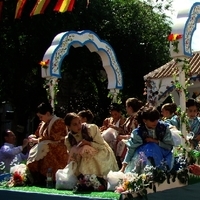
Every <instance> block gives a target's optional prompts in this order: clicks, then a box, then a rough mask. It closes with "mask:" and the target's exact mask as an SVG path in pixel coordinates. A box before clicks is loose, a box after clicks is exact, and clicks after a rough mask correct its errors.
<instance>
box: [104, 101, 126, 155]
mask: <svg viewBox="0 0 200 200" xmlns="http://www.w3.org/2000/svg"><path fill="white" fill-rule="evenodd" d="M109 112H110V115H111V117H109V118H106V119H105V120H104V121H103V126H102V127H101V128H100V131H102V137H103V138H104V140H105V141H106V142H107V143H108V144H109V145H110V147H111V148H112V149H113V151H114V152H115V148H116V137H117V136H118V131H119V130H120V128H119V127H120V126H122V125H123V124H124V122H125V119H124V117H123V116H122V114H121V108H120V105H119V104H117V103H113V104H111V106H110V109H109Z"/></svg>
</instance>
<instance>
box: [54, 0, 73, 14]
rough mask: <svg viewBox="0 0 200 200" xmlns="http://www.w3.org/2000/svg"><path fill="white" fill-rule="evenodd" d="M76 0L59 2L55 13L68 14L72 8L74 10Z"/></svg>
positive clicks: (59, 0) (60, 0)
mask: <svg viewBox="0 0 200 200" xmlns="http://www.w3.org/2000/svg"><path fill="white" fill-rule="evenodd" d="M74 1H75V0H58V1H57V4H56V6H55V7H54V11H57V12H61V13H63V12H66V11H68V9H69V8H70V10H72V9H73V6H74Z"/></svg>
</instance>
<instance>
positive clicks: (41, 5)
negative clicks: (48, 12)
mask: <svg viewBox="0 0 200 200" xmlns="http://www.w3.org/2000/svg"><path fill="white" fill-rule="evenodd" d="M49 3H50V0H37V2H36V4H35V6H34V8H33V10H32V12H31V14H30V16H33V15H38V14H43V13H44V11H45V9H46V8H47V6H48V4H49Z"/></svg>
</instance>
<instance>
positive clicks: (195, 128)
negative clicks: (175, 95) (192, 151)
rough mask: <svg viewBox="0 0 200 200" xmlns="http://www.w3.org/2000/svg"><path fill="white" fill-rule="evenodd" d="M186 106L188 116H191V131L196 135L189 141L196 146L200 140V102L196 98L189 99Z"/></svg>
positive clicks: (189, 124)
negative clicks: (199, 113)
mask: <svg viewBox="0 0 200 200" xmlns="http://www.w3.org/2000/svg"><path fill="white" fill-rule="evenodd" d="M186 108H187V110H186V111H187V116H188V117H189V120H188V126H189V128H190V130H189V131H190V132H191V133H192V134H193V136H194V137H193V138H191V139H190V140H189V141H190V143H191V144H192V146H193V147H194V148H196V147H197V145H198V143H199V141H200V117H198V112H199V103H198V102H197V101H196V100H195V99H192V98H191V99H188V101H187V102H186Z"/></svg>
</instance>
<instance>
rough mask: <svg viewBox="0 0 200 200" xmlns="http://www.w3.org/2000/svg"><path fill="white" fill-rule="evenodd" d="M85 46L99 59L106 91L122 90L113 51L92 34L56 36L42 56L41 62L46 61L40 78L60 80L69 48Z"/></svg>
mask: <svg viewBox="0 0 200 200" xmlns="http://www.w3.org/2000/svg"><path fill="white" fill-rule="evenodd" d="M84 45H85V46H86V47H87V48H88V49H89V50H90V52H96V53H98V54H99V56H100V57H101V60H102V63H103V67H104V69H105V71H106V73H107V76H108V89H110V90H111V91H119V90H120V89H122V88H123V79H122V72H121V69H120V66H119V64H118V62H117V59H116V56H115V53H114V50H113V49H112V47H111V46H110V45H109V44H108V43H107V42H106V41H104V40H101V39H100V38H99V37H98V36H97V35H96V34H95V33H94V32H92V31H89V30H84V31H79V32H76V31H67V32H62V33H60V34H58V35H57V36H56V37H55V38H54V39H53V41H52V44H51V46H50V47H49V48H48V49H47V51H46V52H45V54H44V57H43V61H48V62H47V64H46V67H42V68H41V69H42V77H43V78H46V79H52V78H61V65H62V61H63V59H64V58H65V56H66V55H68V53H69V49H70V47H71V46H73V47H75V48H76V47H82V46H84Z"/></svg>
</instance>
